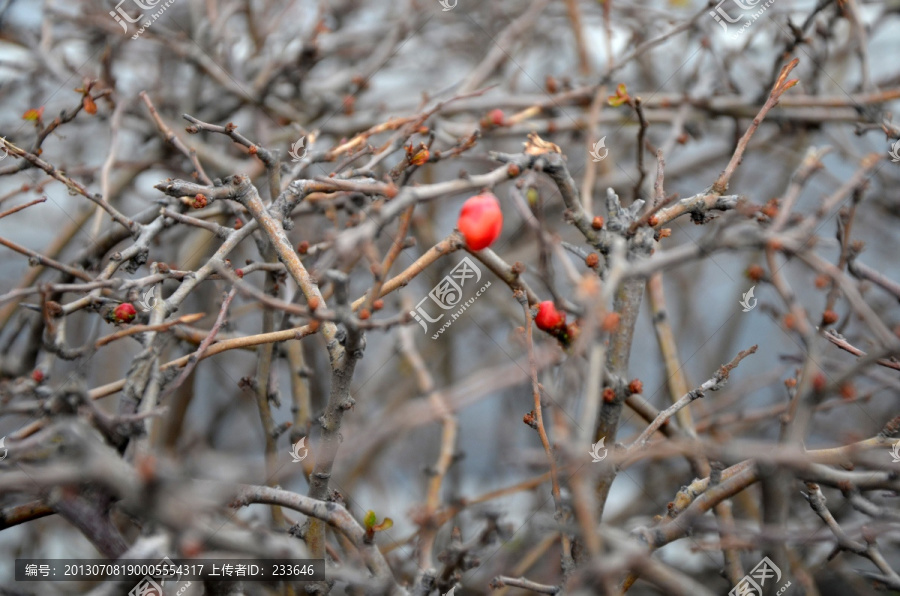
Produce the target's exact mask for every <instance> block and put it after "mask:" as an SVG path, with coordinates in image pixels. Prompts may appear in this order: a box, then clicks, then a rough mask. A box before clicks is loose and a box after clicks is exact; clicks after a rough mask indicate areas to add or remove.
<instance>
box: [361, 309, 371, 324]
mask: <svg viewBox="0 0 900 596" xmlns="http://www.w3.org/2000/svg"><path fill="white" fill-rule="evenodd" d="M371 316H372V313H371V312H369V309H368V308H361V309H359V318H360V320H362V321H365V320H366V319H368V318H369V317H371Z"/></svg>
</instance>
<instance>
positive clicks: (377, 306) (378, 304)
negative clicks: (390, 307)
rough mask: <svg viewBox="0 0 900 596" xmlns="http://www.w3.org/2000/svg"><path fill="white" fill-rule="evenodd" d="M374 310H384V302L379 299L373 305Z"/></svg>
mask: <svg viewBox="0 0 900 596" xmlns="http://www.w3.org/2000/svg"><path fill="white" fill-rule="evenodd" d="M372 308H374V309H375V310H381V309H382V308H384V300H382V299H381V298H379V299H378V300H376V301H375V302H373V303H372Z"/></svg>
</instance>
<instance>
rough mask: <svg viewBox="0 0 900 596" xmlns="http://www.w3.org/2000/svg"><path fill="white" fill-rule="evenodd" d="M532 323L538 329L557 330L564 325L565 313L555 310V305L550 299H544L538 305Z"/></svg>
mask: <svg viewBox="0 0 900 596" xmlns="http://www.w3.org/2000/svg"><path fill="white" fill-rule="evenodd" d="M534 323H535V325H537V326H538V329H542V330H544V331H546V332H548V333H554V332H559V331H561V330H564V329H565V327H566V313H561V312H559V311H558V310H556V305H555V304H553V301H552V300H544V301H543V302H541V303H540V304H539V305H538V313H537V316H536V317H534Z"/></svg>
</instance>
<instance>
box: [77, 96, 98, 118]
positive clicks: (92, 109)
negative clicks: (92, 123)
mask: <svg viewBox="0 0 900 596" xmlns="http://www.w3.org/2000/svg"><path fill="white" fill-rule="evenodd" d="M81 105H82V106H83V107H84V111H85V112H87V113H88V114H90V115H92V116H93V115H94V114H96V113H97V104H96V103H94V98H93V97H91V96H90V95H85V96H84V99H82V100H81Z"/></svg>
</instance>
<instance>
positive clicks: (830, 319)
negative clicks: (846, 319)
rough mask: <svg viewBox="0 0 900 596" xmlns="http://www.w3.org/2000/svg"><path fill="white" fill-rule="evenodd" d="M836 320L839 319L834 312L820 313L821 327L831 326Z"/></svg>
mask: <svg viewBox="0 0 900 596" xmlns="http://www.w3.org/2000/svg"><path fill="white" fill-rule="evenodd" d="M838 318H840V317H839V316H838V314H837V313H836V312H834V311H833V310H826V311H825V312H823V313H822V325H833V324H834V323H836V322H837V320H838Z"/></svg>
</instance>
